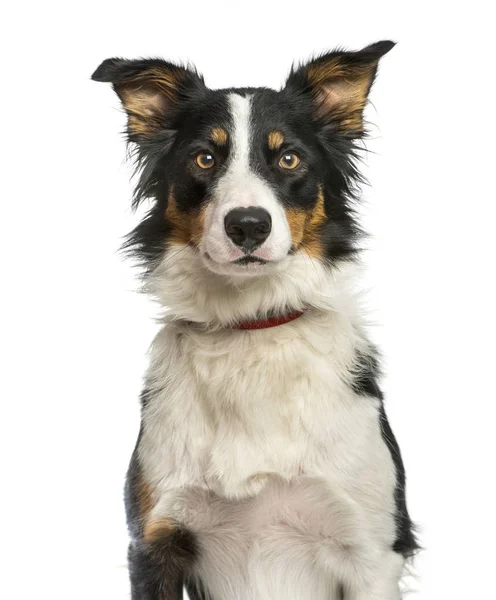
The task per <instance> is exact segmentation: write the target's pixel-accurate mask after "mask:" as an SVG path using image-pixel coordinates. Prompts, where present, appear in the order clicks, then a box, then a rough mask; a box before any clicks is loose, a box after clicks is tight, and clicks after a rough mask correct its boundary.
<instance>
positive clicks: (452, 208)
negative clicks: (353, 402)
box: [0, 0, 496, 600]
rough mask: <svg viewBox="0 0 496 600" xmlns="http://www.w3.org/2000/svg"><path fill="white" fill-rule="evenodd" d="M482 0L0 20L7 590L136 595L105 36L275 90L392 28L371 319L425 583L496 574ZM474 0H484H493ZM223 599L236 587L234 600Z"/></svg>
mask: <svg viewBox="0 0 496 600" xmlns="http://www.w3.org/2000/svg"><path fill="white" fill-rule="evenodd" d="M489 4H490V3H489V2H485V3H482V2H481V3H479V2H470V3H464V6H463V8H460V7H461V6H462V4H461V3H457V2H441V1H438V2H433V1H431V2H421V1H416V2H371V1H367V2H364V3H361V2H358V1H355V2H348V3H344V2H335V3H334V2H330V1H329V2H316V1H308V0H306V1H303V2H294V3H292V2H289V1H287V2H284V1H283V0H278V1H277V2H268V1H265V2H263V3H257V2H255V1H253V0H252V1H250V2H247V3H237V2H234V0H233V1H231V2H216V1H213V0H212V1H210V2H209V1H208V0H202V1H201V2H182V3H181V2H174V3H172V2H171V3H168V2H164V1H162V2H157V3H151V2H133V3H126V2H123V1H121V2H104V1H101V2H98V3H97V2H90V1H87V2H84V3H83V2H82V3H71V2H60V3H57V2H53V1H52V2H37V3H35V2H31V3H29V2H28V3H17V4H16V6H15V8H14V6H13V4H12V5H11V6H10V8H4V9H3V15H2V23H3V26H2V28H3V31H2V36H1V44H2V55H1V56H2V78H1V88H2V91H1V94H0V101H1V104H2V106H1V108H2V111H1V113H2V119H1V125H0V131H1V142H2V143H1V152H2V161H1V163H0V165H1V168H0V171H1V186H2V188H1V197H2V198H1V233H0V244H1V252H0V256H1V260H2V267H1V279H0V283H1V286H2V293H1V295H0V302H1V305H2V310H1V312H0V318H1V328H0V340H1V352H2V358H1V365H2V368H1V371H2V377H1V384H0V385H1V411H2V414H1V420H0V427H1V431H0V434H1V435H0V442H1V444H2V451H1V455H0V456H1V460H2V476H1V479H0V485H1V488H2V490H1V493H0V502H1V503H2V509H1V515H2V529H1V540H0V553H1V554H4V555H5V556H3V557H2V558H1V561H0V565H1V576H0V577H1V579H0V596H1V597H2V598H5V599H9V600H17V599H28V598H29V599H31V598H50V599H51V600H62V599H64V600H67V599H71V600H79V599H81V600H82V599H85V600H88V599H89V598H91V599H94V600H103V599H105V600H109V599H112V600H113V599H116V600H118V599H125V598H127V597H128V584H127V573H126V569H125V552H126V545H127V534H126V529H125V524H124V512H123V502H122V484H123V478H124V474H125V470H126V467H127V462H128V460H129V457H130V454H131V451H132V448H133V445H134V443H135V438H136V434H137V431H138V421H139V409H138V400H137V398H138V394H139V392H140V386H141V377H142V374H143V372H144V369H145V365H146V356H145V354H146V349H147V346H148V344H149V342H150V340H151V338H152V335H153V333H154V330H155V325H154V323H153V320H152V317H153V315H154V314H155V308H154V307H153V306H151V305H150V304H149V303H148V301H147V300H146V298H144V297H142V296H140V295H138V294H136V293H135V292H134V290H135V288H136V280H135V278H134V274H133V272H132V269H131V267H130V265H129V264H127V263H125V262H124V261H123V260H122V259H121V258H120V257H119V256H118V255H117V249H118V247H119V244H120V240H121V237H122V236H123V235H124V234H125V233H126V232H127V231H128V230H130V229H131V227H132V226H133V225H134V224H135V223H136V216H133V215H132V214H131V211H130V196H131V187H130V184H129V177H130V174H131V168H130V166H129V165H128V164H126V163H125V161H124V156H125V146H124V143H123V140H122V136H120V135H119V132H120V131H122V130H123V127H124V117H123V115H122V113H121V112H120V111H119V110H118V103H117V98H116V97H115V96H114V94H113V92H112V91H111V88H110V87H109V86H108V85H104V84H97V83H93V82H91V81H90V79H89V78H90V75H91V73H92V71H93V70H94V69H95V68H96V67H97V66H98V64H99V63H100V62H101V61H102V60H103V59H104V58H107V57H109V56H115V55H118V56H125V57H129V58H134V57H138V56H150V55H152V56H153V55H158V56H163V57H166V58H169V59H185V60H190V61H192V62H194V63H196V65H197V67H198V68H199V70H200V71H202V72H203V73H204V75H205V78H206V81H207V84H209V85H210V86H211V87H227V86H236V85H266V86H272V87H278V86H279V85H280V84H281V83H282V82H283V80H284V76H285V74H286V73H287V71H288V69H289V67H290V64H291V62H292V61H293V60H299V59H303V58H305V57H308V56H309V55H311V54H312V53H314V52H319V51H322V50H325V49H330V48H332V47H334V46H335V45H344V46H346V47H349V48H354V49H357V48H360V47H361V46H363V45H365V44H368V43H370V42H374V41H377V40H380V39H384V38H392V39H394V40H396V41H398V42H399V43H398V45H397V47H396V48H394V50H393V51H392V52H391V53H390V54H388V55H387V56H386V57H385V58H384V59H383V62H382V63H381V69H380V74H379V78H378V80H377V84H376V86H375V88H374V90H373V92H372V102H373V106H371V107H370V109H369V112H368V117H369V120H371V121H372V122H373V123H375V125H376V126H377V127H374V128H373V131H372V138H371V140H370V141H369V142H368V148H369V149H370V150H371V151H372V152H373V153H371V154H369V156H368V158H367V160H366V164H365V166H364V169H365V171H366V174H367V175H368V177H369V180H370V182H371V187H370V188H366V189H365V190H364V197H365V200H366V205H365V207H364V219H365V225H366V227H367V228H368V230H369V231H371V232H372V233H373V235H374V239H373V240H372V241H371V243H370V247H371V250H370V252H369V254H368V256H367V261H368V264H369V267H370V268H369V277H368V279H367V285H371V286H372V290H371V292H370V295H369V304H370V306H371V308H372V309H373V313H372V315H373V319H374V321H376V322H377V323H378V324H380V325H378V326H377V327H374V331H373V335H374V337H375V339H376V340H377V341H378V342H379V343H380V344H381V346H382V348H383V350H384V354H385V358H386V364H387V377H386V379H385V382H384V388H385V391H386V393H387V398H388V411H389V415H390V420H391V422H392V426H393V428H394V430H395V432H396V434H397V436H398V438H399V440H400V443H401V446H402V450H403V454H404V459H405V463H406V466H407V470H408V475H409V488H408V491H409V505H410V510H411V514H412V516H413V518H414V519H415V520H416V521H417V522H418V524H419V527H420V531H421V542H422V544H423V546H424V547H425V551H424V552H423V553H422V554H421V555H420V556H419V557H418V559H417V561H416V572H417V574H418V579H417V581H416V582H415V587H416V588H417V590H418V591H417V595H416V596H414V597H418V598H422V599H424V600H440V599H443V600H444V599H452V598H453V599H458V598H459V599H462V598H463V599H465V598H489V597H492V594H493V593H494V583H493V571H494V562H495V561H494V559H495V558H496V557H495V550H494V539H495V533H496V532H495V517H494V514H495V506H496V498H495V495H494V492H493V487H494V485H493V483H494V475H495V468H494V464H493V463H494V455H495V444H494V433H493V430H494V425H493V418H494V404H495V400H496V393H495V383H494V361H495V356H494V354H495V353H494V339H495V335H494V334H495V330H494V306H495V297H494V295H492V288H493V286H494V273H495V267H494V263H495V258H496V257H495V251H494V220H495V217H496V212H495V208H494V205H495V201H496V194H495V190H494V186H495V184H494V168H495V167H494V165H495V160H494V159H495V152H494V144H495V136H494V134H495V131H494V102H495V100H494V89H491V88H492V87H493V85H494V83H493V81H494V64H495V56H494V50H493V48H494V46H493V45H492V43H490V39H491V38H492V37H493V36H492V32H491V31H490V29H489V25H490V23H491V19H490V17H489ZM484 7H486V9H485V8H484ZM233 600H235V599H233Z"/></svg>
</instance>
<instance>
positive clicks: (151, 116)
mask: <svg viewBox="0 0 496 600" xmlns="http://www.w3.org/2000/svg"><path fill="white" fill-rule="evenodd" d="M179 84H180V82H179V81H178V76H177V75H175V74H173V73H171V72H169V71H167V70H166V69H159V68H151V69H148V70H147V71H144V72H143V73H140V74H139V75H138V76H136V77H134V78H131V79H128V80H126V81H124V82H123V83H121V84H120V85H119V86H117V87H116V91H117V93H118V95H119V97H120V99H121V101H122V104H123V106H124V108H125V110H126V112H127V114H128V117H129V121H128V126H129V129H130V131H131V132H132V133H137V134H149V133H151V132H153V131H156V130H157V129H158V128H159V127H160V124H161V117H162V116H163V114H164V112H165V110H166V107H167V102H168V101H172V100H174V98H175V94H176V91H177V88H178V85H179Z"/></svg>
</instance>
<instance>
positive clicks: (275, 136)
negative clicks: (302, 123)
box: [267, 131, 284, 150]
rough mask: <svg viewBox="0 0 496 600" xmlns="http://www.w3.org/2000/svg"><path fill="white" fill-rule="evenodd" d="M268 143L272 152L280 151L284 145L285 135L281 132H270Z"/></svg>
mask: <svg viewBox="0 0 496 600" xmlns="http://www.w3.org/2000/svg"><path fill="white" fill-rule="evenodd" d="M267 142H268V144H269V149H270V150H279V148H280V147H281V146H282V145H283V144H284V134H283V133H282V132H281V131H269V135H268V136H267Z"/></svg>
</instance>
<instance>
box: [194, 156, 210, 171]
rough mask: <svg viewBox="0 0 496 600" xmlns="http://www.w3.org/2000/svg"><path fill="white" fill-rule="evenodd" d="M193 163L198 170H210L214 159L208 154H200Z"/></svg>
mask: <svg viewBox="0 0 496 600" xmlns="http://www.w3.org/2000/svg"><path fill="white" fill-rule="evenodd" d="M195 162H196V164H197V165H198V166H199V167H200V169H211V168H212V167H213V166H214V165H215V159H214V157H213V155H212V154H210V152H200V154H197V155H196V158H195Z"/></svg>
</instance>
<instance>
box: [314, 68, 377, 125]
mask: <svg viewBox="0 0 496 600" xmlns="http://www.w3.org/2000/svg"><path fill="white" fill-rule="evenodd" d="M376 66H377V61H375V62H373V63H370V64H369V65H365V66H356V65H352V66H347V65H343V64H342V63H340V60H339V57H337V58H335V59H333V60H330V61H328V62H326V63H323V64H313V65H310V66H309V67H308V70H307V76H308V80H309V82H310V85H311V86H312V87H313V88H314V92H315V98H316V100H317V102H318V105H319V108H318V113H319V114H320V115H321V116H322V115H324V114H326V113H329V114H331V115H332V116H333V117H334V118H337V120H338V121H339V122H340V126H341V128H342V129H343V130H357V129H358V130H360V129H361V128H362V126H363V116H362V115H363V109H364V108H365V104H366V102H367V94H368V91H369V87H370V83H371V79H372V76H373V73H374V70H375V68H376Z"/></svg>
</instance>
